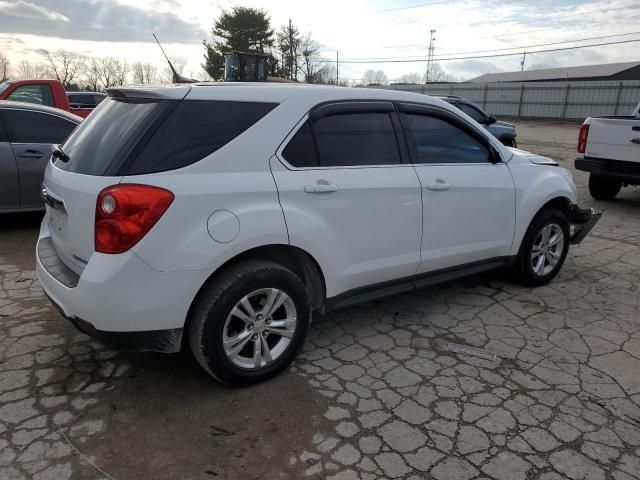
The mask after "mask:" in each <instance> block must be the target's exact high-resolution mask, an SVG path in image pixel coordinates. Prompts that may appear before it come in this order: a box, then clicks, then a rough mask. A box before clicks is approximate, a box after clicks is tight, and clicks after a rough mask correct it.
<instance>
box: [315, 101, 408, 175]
mask: <svg viewBox="0 0 640 480" xmlns="http://www.w3.org/2000/svg"><path fill="white" fill-rule="evenodd" d="M313 133H314V135H315V138H316V143H317V145H318V155H319V158H320V165H321V166H324V167H334V166H351V165H390V164H396V163H400V152H399V150H398V142H397V141H396V136H395V133H394V130H393V124H392V122H391V117H390V115H389V114H388V113H349V114H338V115H330V116H328V117H323V118H320V119H319V120H318V121H316V122H315V123H314V124H313Z"/></svg>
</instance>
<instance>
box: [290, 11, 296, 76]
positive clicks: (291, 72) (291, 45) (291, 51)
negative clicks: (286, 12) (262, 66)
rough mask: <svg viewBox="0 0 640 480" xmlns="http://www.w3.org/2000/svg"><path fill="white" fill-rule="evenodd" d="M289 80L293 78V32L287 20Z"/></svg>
mask: <svg viewBox="0 0 640 480" xmlns="http://www.w3.org/2000/svg"><path fill="white" fill-rule="evenodd" d="M289 79H290V80H295V79H294V78H293V30H292V29H291V19H289Z"/></svg>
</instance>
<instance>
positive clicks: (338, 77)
mask: <svg viewBox="0 0 640 480" xmlns="http://www.w3.org/2000/svg"><path fill="white" fill-rule="evenodd" d="M339 83H340V53H339V52H338V50H336V85H338V84H339Z"/></svg>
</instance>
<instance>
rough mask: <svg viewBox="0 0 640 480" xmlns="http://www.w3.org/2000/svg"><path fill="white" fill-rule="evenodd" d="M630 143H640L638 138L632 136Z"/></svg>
mask: <svg viewBox="0 0 640 480" xmlns="http://www.w3.org/2000/svg"><path fill="white" fill-rule="evenodd" d="M631 143H635V144H636V145H640V138H632V139H631Z"/></svg>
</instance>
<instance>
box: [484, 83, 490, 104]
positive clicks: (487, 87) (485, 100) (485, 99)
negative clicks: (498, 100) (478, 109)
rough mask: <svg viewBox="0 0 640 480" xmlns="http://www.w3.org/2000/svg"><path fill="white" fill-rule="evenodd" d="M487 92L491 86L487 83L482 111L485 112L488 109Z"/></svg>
mask: <svg viewBox="0 0 640 480" xmlns="http://www.w3.org/2000/svg"><path fill="white" fill-rule="evenodd" d="M487 90H489V84H488V83H485V84H484V96H483V97H482V109H483V110H486V109H487Z"/></svg>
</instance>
